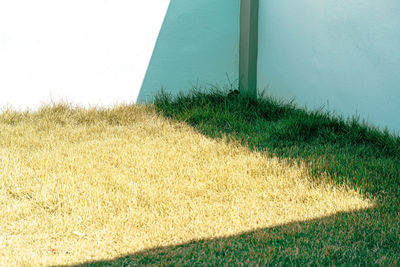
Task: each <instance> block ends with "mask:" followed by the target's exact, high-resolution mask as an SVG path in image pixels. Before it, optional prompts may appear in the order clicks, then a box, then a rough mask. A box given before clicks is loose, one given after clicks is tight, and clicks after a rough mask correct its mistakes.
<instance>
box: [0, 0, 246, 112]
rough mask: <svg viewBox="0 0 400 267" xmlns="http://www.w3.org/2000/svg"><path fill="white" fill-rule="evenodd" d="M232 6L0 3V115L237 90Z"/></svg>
mask: <svg viewBox="0 0 400 267" xmlns="http://www.w3.org/2000/svg"><path fill="white" fill-rule="evenodd" d="M239 3H240V1H239V0H218V1H215V0H191V1H187V0H172V1H170V0H146V1H135V0H134V1H132V0H68V1H63V0H35V1H31V0H4V1H0V109H4V108H5V107H12V108H15V109H26V108H30V109H36V108H37V107H39V106H40V105H42V104H43V103H49V102H51V101H54V102H58V101H60V100H64V101H67V102H72V103H73V104H78V105H82V106H94V105H99V106H111V105H114V104H118V103H123V102H136V101H137V99H138V96H139V93H140V96H139V102H144V101H150V100H151V99H152V98H153V96H154V95H155V94H156V93H158V92H159V91H160V89H161V87H164V88H165V89H166V91H169V92H172V93H177V92H178V91H179V90H181V89H182V90H188V89H190V88H191V87H193V86H194V85H198V86H202V85H205V84H208V83H211V84H217V83H218V84H220V85H223V84H227V83H228V78H227V77H229V79H231V80H232V81H236V80H237V77H238V70H237V69H238V53H239V52H238V46H239ZM166 14H167V16H166ZM165 16H166V17H165ZM160 30H161V32H160ZM157 39H158V41H157ZM156 43H157V46H156V47H155V44H156ZM153 52H154V54H153ZM150 59H151V64H150V65H149V62H150ZM146 73H147V74H146ZM144 77H146V79H145V80H144ZM143 80H144V82H143ZM142 85H143V86H142Z"/></svg>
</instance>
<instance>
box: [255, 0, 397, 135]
mask: <svg viewBox="0 0 400 267" xmlns="http://www.w3.org/2000/svg"><path fill="white" fill-rule="evenodd" d="M399 14H400V2H399V1H398V0H381V1H364V0H324V1H319V0H268V1H267V0H260V20H259V33H260V36H259V63H258V86H259V88H260V89H263V88H266V87H267V86H268V89H267V92H268V93H270V94H272V95H274V96H278V97H284V98H287V99H292V98H293V97H294V98H295V102H296V103H298V104H300V105H302V106H307V107H309V108H318V107H321V106H323V105H324V106H325V107H326V108H329V109H330V110H334V111H335V112H336V114H342V115H346V116H351V115H356V114H357V115H359V116H360V117H361V118H363V119H366V120H367V121H368V122H370V123H371V124H373V125H377V126H379V127H389V129H391V130H392V131H397V132H400V30H399V29H400V16H399Z"/></svg>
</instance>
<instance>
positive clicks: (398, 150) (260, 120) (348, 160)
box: [155, 92, 400, 265]
mask: <svg viewBox="0 0 400 267" xmlns="http://www.w3.org/2000/svg"><path fill="white" fill-rule="evenodd" d="M155 106H156V109H157V111H158V112H160V113H161V114H163V115H164V116H166V117H169V118H172V119H175V120H179V121H184V122H186V123H188V124H189V125H191V126H192V127H194V128H195V129H197V130H198V131H199V132H200V133H202V134H204V135H207V136H210V137H213V138H221V137H227V138H228V139H231V140H237V141H239V142H240V143H241V144H242V145H245V146H248V147H249V148H250V149H252V150H257V151H263V152H265V154H266V155H267V156H269V157H273V156H277V157H279V158H282V159H289V160H290V161H292V162H297V163H300V162H303V163H305V164H306V166H307V168H308V169H309V170H310V171H311V172H312V173H313V174H314V177H315V179H316V180H318V179H320V177H321V174H324V173H325V174H327V176H326V177H328V178H329V179H330V180H331V181H333V182H334V183H336V184H347V185H349V186H351V187H352V188H354V189H357V190H360V191H361V192H362V193H363V194H364V195H365V196H367V197H371V198H374V199H376V200H377V206H376V207H375V208H374V209H371V210H368V211H363V212H354V213H344V214H340V215H337V216H332V217H330V218H324V219H321V220H315V221H312V222H300V223H299V226H298V228H296V227H294V226H293V224H292V225H288V226H282V227H277V228H271V229H262V230H260V232H261V233H262V235H265V236H267V238H265V240H264V241H265V242H263V243H262V245H261V247H256V249H255V251H253V252H251V253H250V252H249V251H251V250H249V249H248V248H249V247H253V249H254V246H253V241H252V237H253V236H254V235H257V232H252V233H248V234H245V235H243V236H237V237H232V238H230V239H229V242H227V241H226V240H221V241H220V242H221V243H223V244H224V245H222V246H223V247H224V248H225V249H226V253H233V254H235V257H236V258H238V259H239V261H242V262H246V261H247V260H249V258H250V259H251V258H252V259H254V261H250V262H252V263H255V262H261V263H289V264H293V263H294V264H301V265H302V264H310V263H318V264H327V263H329V264H344V263H347V264H368V265H369V264H393V265H398V264H399V263H400V138H399V136H397V135H393V134H390V133H389V132H388V131H387V130H385V131H380V130H379V129H377V128H375V127H372V126H369V125H367V124H365V123H362V122H360V120H359V119H357V118H352V119H347V120H346V119H344V118H342V117H338V116H333V115H332V114H329V113H328V112H323V111H321V110H319V111H307V110H304V109H301V108H299V107H296V106H295V105H294V104H293V103H285V102H283V101H277V100H275V99H272V98H269V97H260V98H259V99H258V100H251V99H247V98H243V97H241V96H240V95H233V96H231V95H229V96H227V94H226V93H224V92H212V93H204V92H193V93H191V94H189V95H180V96H179V97H177V98H171V97H169V96H168V95H166V94H160V95H159V96H158V97H157V99H156V101H155ZM317 182H318V181H317ZM206 243H207V242H206ZM226 243H228V244H229V245H226ZM199 246H201V245H199V244H194V245H193V244H191V245H187V249H188V251H192V252H190V253H193V250H194V251H196V249H195V248H193V247H199ZM215 246H218V245H215ZM240 248H243V250H241V249H240ZM174 250H178V248H174ZM221 250H222V251H224V249H221ZM217 251H218V250H212V249H210V250H209V252H208V253H209V254H208V255H207V257H205V260H204V262H202V263H223V262H224V261H223V259H222V258H221V257H220V256H218V252H217ZM266 251H267V252H268V253H267V255H268V256H266V254H265V253H266ZM288 251H289V252H288ZM290 251H291V252H290ZM188 253H189V252H182V253H181V254H180V256H182V255H188ZM156 254H157V253H156ZM195 254H196V253H195ZM157 255H158V257H160V258H162V257H163V256H162V253H158V254H157ZM178 255H179V253H178ZM218 259H219V260H218ZM176 260H177V261H178V262H180V261H181V259H180V258H176ZM208 260H210V261H209V262H208ZM214 260H215V261H214ZM173 261H174V260H172V262H173Z"/></svg>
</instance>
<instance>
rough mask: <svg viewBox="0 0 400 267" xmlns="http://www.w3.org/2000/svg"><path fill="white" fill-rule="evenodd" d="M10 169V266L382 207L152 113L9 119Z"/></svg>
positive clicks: (6, 182)
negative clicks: (375, 206) (376, 206)
mask: <svg viewBox="0 0 400 267" xmlns="http://www.w3.org/2000/svg"><path fill="white" fill-rule="evenodd" d="M0 170H1V172H0V218H2V219H1V220H0V265H13V264H17V265H23V264H27V265H42V264H43V265H51V264H71V263H80V262H85V261H91V260H100V259H109V260H112V259H113V258H115V257H118V256H122V255H126V254H132V253H136V252H139V251H142V250H144V249H150V248H154V247H159V246H167V245H177V244H182V243H185V242H189V241H192V240H198V239H210V238H218V237H226V236H230V235H236V234H240V233H242V232H244V231H252V230H256V229H260V228H266V227H274V226H279V225H282V224H287V223H291V222H298V221H305V220H310V219H317V218H321V217H325V216H329V215H334V214H336V213H339V212H347V211H355V210H362V209H368V208H372V207H374V205H375V203H374V201H373V200H372V199H368V198H366V197H365V196H364V195H363V194H361V193H360V192H359V191H358V190H357V189H355V188H352V187H350V186H348V185H347V184H345V183H343V184H341V185H338V184H336V183H333V182H331V180H330V179H329V177H328V174H320V178H321V179H320V181H319V182H317V181H316V180H315V178H314V177H312V176H313V175H314V174H313V172H312V171H310V170H309V169H308V168H306V167H305V165H304V164H301V163H300V164H295V163H293V162H289V161H286V160H284V159H278V158H277V157H272V158H271V157H266V156H265V155H264V154H263V153H261V152H257V151H252V150H250V149H249V148H248V147H246V146H243V145H241V144H239V142H236V141H227V140H226V139H224V138H222V139H213V138H210V137H207V136H204V135H202V134H200V133H198V132H197V131H195V130H194V129H193V128H192V127H190V126H188V125H187V124H186V123H184V122H177V121H172V120H170V119H166V118H164V117H162V116H161V115H159V114H157V113H156V112H155V109H154V107H152V106H135V105H132V106H120V107H116V108H114V109H79V108H72V107H70V106H68V105H63V104H60V105H55V106H52V107H44V108H42V109H41V110H40V111H38V112H33V113H18V112H13V111H6V112H4V113H3V114H2V115H1V116H0ZM349 223H351V222H349ZM254 238H255V239H256V238H259V237H257V236H255V237H254ZM205 253H206V252H205ZM189 263H190V262H189Z"/></svg>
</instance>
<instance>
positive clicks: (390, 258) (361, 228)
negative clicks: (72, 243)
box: [74, 210, 399, 266]
mask: <svg viewBox="0 0 400 267" xmlns="http://www.w3.org/2000/svg"><path fill="white" fill-rule="evenodd" d="M376 213H377V211H374V210H363V211H357V212H349V213H341V214H336V215H334V216H331V217H325V218H319V219H314V220H310V221H302V222H293V223H289V224H285V225H280V226H277V227H271V228H263V229H258V230H254V231H250V232H244V233H241V234H238V235H235V236H228V237H220V238H213V239H203V240H194V241H192V242H188V243H185V244H179V245H173V246H165V247H157V248H152V249H148V250H144V251H140V252H138V253H134V254H130V255H125V256H123V257H120V258H116V259H112V260H104V261H95V262H86V263H82V264H78V265H74V266H130V265H131V266H138V265H155V266H159V265H179V266H180V265H185V266H188V265H190V266H192V265H212V266H219V265H252V266H253V265H257V264H261V265H266V264H270V265H275V264H289V265H305V264H307V265H310V264H311V265H325V264H334V265H339V264H350V265H360V264H361V265H382V264H383V265H396V264H398V263H399V261H398V260H399V251H398V247H396V242H398V236H396V232H395V231H390V232H386V231H381V230H380V227H379V226H381V227H382V226H383V227H385V226H384V225H383V224H384V222H383V221H378V222H377V221H374V218H376V216H377V214H376ZM360 217H361V218H364V219H363V220H362V221H359V220H358V218H360ZM349 221H350V222H351V221H359V223H357V224H356V225H351V224H349ZM397 246H398V243H397Z"/></svg>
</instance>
